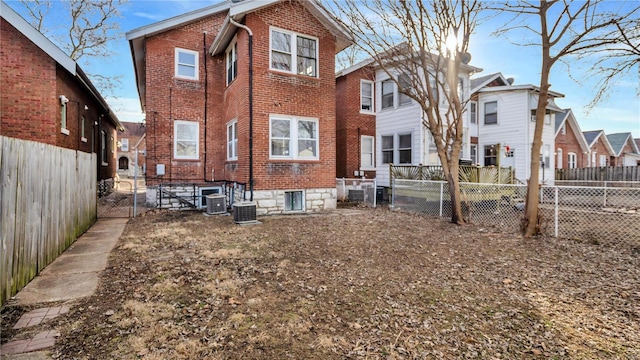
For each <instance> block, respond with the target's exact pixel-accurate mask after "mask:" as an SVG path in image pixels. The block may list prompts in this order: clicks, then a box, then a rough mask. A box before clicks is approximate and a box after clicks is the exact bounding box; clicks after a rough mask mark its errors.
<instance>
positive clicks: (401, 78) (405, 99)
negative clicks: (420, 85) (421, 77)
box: [396, 74, 413, 107]
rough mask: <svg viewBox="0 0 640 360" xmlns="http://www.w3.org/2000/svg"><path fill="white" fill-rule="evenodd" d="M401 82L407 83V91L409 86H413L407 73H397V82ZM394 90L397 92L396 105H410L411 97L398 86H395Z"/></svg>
mask: <svg viewBox="0 0 640 360" xmlns="http://www.w3.org/2000/svg"><path fill="white" fill-rule="evenodd" d="M403 82H404V83H405V84H406V85H407V88H408V89H409V92H411V88H412V87H413V86H412V84H411V77H409V75H407V74H400V75H398V84H402V83H403ZM396 85H397V84H396ZM396 91H397V92H398V107H400V106H404V105H410V104H411V103H412V99H411V97H409V95H405V94H403V93H401V92H400V88H399V87H398V86H396Z"/></svg>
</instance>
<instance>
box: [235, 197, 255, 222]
mask: <svg viewBox="0 0 640 360" xmlns="http://www.w3.org/2000/svg"><path fill="white" fill-rule="evenodd" d="M233 221H235V222H236V224H246V223H255V222H256V204H255V203H253V202H248V201H241V202H237V203H234V204H233Z"/></svg>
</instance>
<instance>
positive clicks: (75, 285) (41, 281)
mask: <svg viewBox="0 0 640 360" xmlns="http://www.w3.org/2000/svg"><path fill="white" fill-rule="evenodd" d="M97 287H98V273H97V272H86V273H78V274H65V275H61V276H57V275H39V276H37V277H36V278H35V279H33V280H32V281H31V282H30V283H29V284H28V285H27V286H25V287H24V288H23V289H22V290H20V292H18V294H17V295H16V296H15V300H16V301H17V303H18V304H20V305H31V304H40V303H46V302H52V301H67V300H74V299H80V298H83V297H86V296H91V295H93V293H94V292H95V291H96V289H97Z"/></svg>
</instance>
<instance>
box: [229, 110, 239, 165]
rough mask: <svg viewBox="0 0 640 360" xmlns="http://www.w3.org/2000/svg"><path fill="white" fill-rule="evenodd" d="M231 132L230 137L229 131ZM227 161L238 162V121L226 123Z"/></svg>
mask: <svg viewBox="0 0 640 360" xmlns="http://www.w3.org/2000/svg"><path fill="white" fill-rule="evenodd" d="M230 130H231V135H230V134H229V131H230ZM227 160H238V120H237V119H233V120H231V121H230V122H228V123H227Z"/></svg>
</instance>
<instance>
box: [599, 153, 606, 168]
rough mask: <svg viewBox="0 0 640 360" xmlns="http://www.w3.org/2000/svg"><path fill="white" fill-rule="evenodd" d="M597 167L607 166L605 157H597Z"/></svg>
mask: <svg viewBox="0 0 640 360" xmlns="http://www.w3.org/2000/svg"><path fill="white" fill-rule="evenodd" d="M603 160H604V161H603ZM598 166H599V167H605V166H607V155H602V154H600V155H598Z"/></svg>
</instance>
